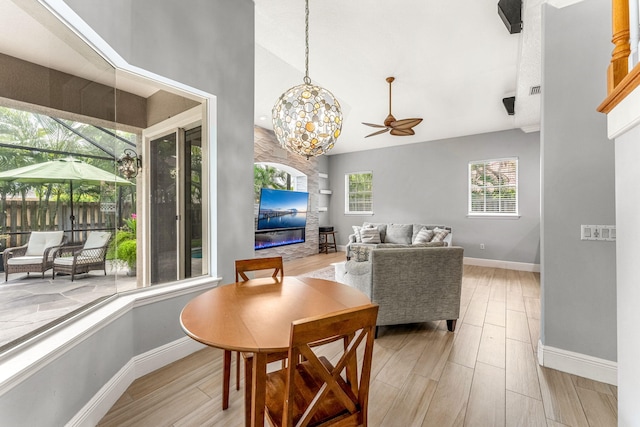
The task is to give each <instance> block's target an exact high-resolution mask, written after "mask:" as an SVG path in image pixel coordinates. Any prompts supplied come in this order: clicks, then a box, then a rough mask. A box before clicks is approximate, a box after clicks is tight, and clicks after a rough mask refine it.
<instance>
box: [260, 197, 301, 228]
mask: <svg viewBox="0 0 640 427" xmlns="http://www.w3.org/2000/svg"><path fill="white" fill-rule="evenodd" d="M308 204H309V193H304V192H301V191H286V190H272V189H268V188H263V189H262V191H261V193H260V208H259V210H258V230H272V229H278V228H303V227H305V225H306V224H307V206H308Z"/></svg>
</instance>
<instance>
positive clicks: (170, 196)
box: [148, 126, 203, 285]
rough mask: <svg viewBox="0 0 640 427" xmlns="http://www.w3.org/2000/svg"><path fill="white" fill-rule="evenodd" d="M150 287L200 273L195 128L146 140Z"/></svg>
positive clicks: (199, 167)
mask: <svg viewBox="0 0 640 427" xmlns="http://www.w3.org/2000/svg"><path fill="white" fill-rule="evenodd" d="M149 153H150V156H149V157H150V169H149V172H150V174H149V184H150V187H149V195H150V200H149V202H150V203H149V214H150V215H149V234H148V236H149V242H150V244H149V259H148V262H149V266H150V269H149V272H150V282H151V284H152V285H154V284H160V283H167V282H172V281H175V280H180V279H184V278H189V277H195V276H200V275H202V274H203V267H202V218H203V215H202V208H203V206H202V191H201V190H202V185H201V184H202V143H201V127H200V126H198V127H195V128H192V129H189V130H185V129H181V128H179V129H175V130H174V131H172V132H170V133H166V134H164V135H162V136H159V137H154V138H152V139H151V140H150V141H149Z"/></svg>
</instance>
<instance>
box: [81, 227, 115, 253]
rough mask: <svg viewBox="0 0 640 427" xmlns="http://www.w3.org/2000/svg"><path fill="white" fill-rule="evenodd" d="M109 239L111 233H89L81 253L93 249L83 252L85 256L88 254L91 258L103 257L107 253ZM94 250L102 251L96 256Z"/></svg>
mask: <svg viewBox="0 0 640 427" xmlns="http://www.w3.org/2000/svg"><path fill="white" fill-rule="evenodd" d="M109 239H111V233H110V232H108V231H91V232H89V235H88V236H87V240H86V241H85V242H84V245H83V246H82V249H83V251H84V250H85V249H93V250H92V251H89V250H88V251H87V252H85V255H86V254H88V253H89V252H90V253H91V255H92V256H103V255H106V253H107V245H108V244H109ZM95 249H102V251H101V252H100V253H99V254H98V253H96V250H95Z"/></svg>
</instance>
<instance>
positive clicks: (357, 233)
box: [351, 225, 362, 243]
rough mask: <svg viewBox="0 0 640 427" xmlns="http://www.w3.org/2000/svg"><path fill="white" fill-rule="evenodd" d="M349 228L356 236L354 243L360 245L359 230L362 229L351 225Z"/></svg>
mask: <svg viewBox="0 0 640 427" xmlns="http://www.w3.org/2000/svg"><path fill="white" fill-rule="evenodd" d="M351 228H353V234H355V235H356V243H362V236H360V229H361V228H362V227H360V226H358V225H352V226H351Z"/></svg>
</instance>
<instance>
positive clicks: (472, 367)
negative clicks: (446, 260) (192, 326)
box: [100, 253, 617, 427]
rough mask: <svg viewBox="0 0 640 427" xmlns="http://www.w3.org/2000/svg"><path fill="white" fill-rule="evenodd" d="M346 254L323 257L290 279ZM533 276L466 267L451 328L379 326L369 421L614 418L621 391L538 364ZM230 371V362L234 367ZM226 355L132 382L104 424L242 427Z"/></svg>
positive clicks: (537, 422)
mask: <svg viewBox="0 0 640 427" xmlns="http://www.w3.org/2000/svg"><path fill="white" fill-rule="evenodd" d="M342 260H344V253H337V254H333V253H332V254H319V255H314V256H312V257H308V258H304V259H301V260H295V261H291V262H287V263H285V273H286V274H287V275H297V274H303V273H305V272H308V271H312V270H317V269H320V268H323V267H325V266H327V265H329V264H330V263H333V262H339V261H342ZM539 329H540V278H539V275H538V274H535V273H528V272H521V271H513V270H503V269H496V268H487V267H476V266H465V269H464V279H463V288H462V308H461V313H460V319H459V320H458V324H457V327H456V331H455V332H454V333H450V332H447V329H446V322H444V321H440V322H428V323H422V324H413V325H402V326H393V327H380V330H379V334H378V338H377V339H376V342H375V350H374V357H373V374H372V381H371V389H370V406H369V425H370V426H373V427H376V426H390V427H395V426H398V427H407V426H436V427H446V426H481V427H488V426H518V427H522V426H549V427H559V426H576V427H577V426H591V427H596V426H597V427H606V426H616V424H617V388H616V387H614V386H610V385H607V384H603V383H599V382H595V381H591V380H588V379H585V378H581V377H577V376H574V375H569V374H566V373H562V372H559V371H555V370H552V369H547V368H543V367H540V366H538V364H537V361H536V360H537V359H536V346H537V342H538V337H539ZM232 372H233V367H232ZM221 378H222V351H221V350H217V349H210V348H207V349H205V350H201V351H199V352H196V353H194V354H192V355H190V356H188V357H186V358H184V359H182V360H179V361H177V362H174V363H172V364H170V365H168V366H165V367H163V368H161V369H159V370H157V371H155V372H152V373H150V374H148V375H146V376H144V377H142V378H139V379H138V380H136V381H135V382H134V383H133V384H132V385H131V386H130V387H129V388H128V389H127V391H126V392H125V393H124V395H123V396H122V397H121V398H120V400H119V401H118V402H117V403H116V404H115V405H114V406H113V408H111V410H110V411H109V413H108V414H107V415H106V416H105V417H104V418H103V420H102V421H101V423H100V425H101V426H129V425H131V426H154V427H155V426H225V427H226V426H243V425H244V418H243V416H244V415H243V414H244V412H243V392H242V385H241V390H240V391H235V389H233V379H232V392H231V404H230V407H229V409H227V410H226V411H222V405H221Z"/></svg>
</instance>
